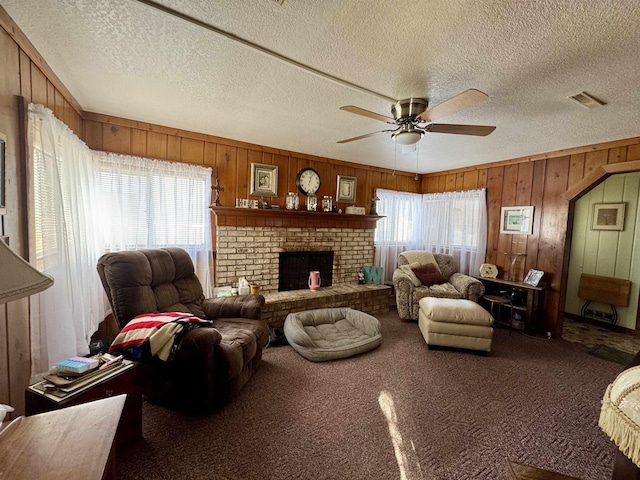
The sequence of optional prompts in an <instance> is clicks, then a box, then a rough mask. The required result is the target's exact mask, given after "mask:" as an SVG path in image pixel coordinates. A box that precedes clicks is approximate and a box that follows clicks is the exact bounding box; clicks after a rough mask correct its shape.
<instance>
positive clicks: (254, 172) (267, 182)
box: [251, 163, 278, 197]
mask: <svg viewBox="0 0 640 480" xmlns="http://www.w3.org/2000/svg"><path fill="white" fill-rule="evenodd" d="M251 195H260V196H263V197H277V196H278V166H277V165H266V164H263V163H252V164H251Z"/></svg>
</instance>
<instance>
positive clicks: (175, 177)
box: [95, 152, 213, 297]
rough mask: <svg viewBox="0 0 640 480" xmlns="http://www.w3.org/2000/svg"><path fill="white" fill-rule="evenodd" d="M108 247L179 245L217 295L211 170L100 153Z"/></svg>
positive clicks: (99, 182) (207, 293)
mask: <svg viewBox="0 0 640 480" xmlns="http://www.w3.org/2000/svg"><path fill="white" fill-rule="evenodd" d="M95 157H96V159H97V161H98V167H97V170H98V171H97V173H96V179H97V182H96V183H97V188H98V192H99V196H100V203H101V205H103V206H104V208H105V214H104V215H103V216H102V219H101V226H102V230H103V232H102V234H103V238H104V249H105V250H106V251H111V252H113V251H118V250H138V249H141V248H160V247H167V246H176V247H181V248H184V249H185V250H186V251H187V252H189V255H190V256H191V259H192V260H193V262H194V265H195V269H196V275H198V278H199V279H200V282H201V283H202V288H203V290H204V294H205V296H206V297H210V296H211V293H212V284H213V281H212V280H211V276H212V275H211V271H210V268H211V265H213V261H212V246H211V216H210V212H209V205H210V197H211V169H210V168H207V167H200V166H196V165H188V164H186V163H171V162H163V161H159V160H151V159H148V158H140V157H132V156H128V155H116V154H113V153H109V154H107V153H104V152H95Z"/></svg>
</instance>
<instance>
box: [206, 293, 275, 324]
mask: <svg viewBox="0 0 640 480" xmlns="http://www.w3.org/2000/svg"><path fill="white" fill-rule="evenodd" d="M264 301H265V300H264V296H262V295H234V296H232V297H218V298H207V299H205V300H204V302H202V309H203V310H204V313H205V315H206V316H207V318H208V319H210V320H213V319H216V318H252V319H254V320H259V319H260V315H261V314H262V307H263V306H264Z"/></svg>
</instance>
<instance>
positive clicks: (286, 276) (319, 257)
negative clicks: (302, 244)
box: [278, 250, 333, 292]
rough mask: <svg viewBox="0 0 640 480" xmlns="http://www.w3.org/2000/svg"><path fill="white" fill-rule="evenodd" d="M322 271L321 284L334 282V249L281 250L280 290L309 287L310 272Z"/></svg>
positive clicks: (326, 284)
mask: <svg viewBox="0 0 640 480" xmlns="http://www.w3.org/2000/svg"><path fill="white" fill-rule="evenodd" d="M315 270H317V271H319V272H320V279H321V286H322V287H328V286H330V285H331V284H332V282H333V251H332V250H326V251H320V252H280V256H279V267H278V291H279V292H286V291H289V290H302V289H304V288H309V272H312V271H315Z"/></svg>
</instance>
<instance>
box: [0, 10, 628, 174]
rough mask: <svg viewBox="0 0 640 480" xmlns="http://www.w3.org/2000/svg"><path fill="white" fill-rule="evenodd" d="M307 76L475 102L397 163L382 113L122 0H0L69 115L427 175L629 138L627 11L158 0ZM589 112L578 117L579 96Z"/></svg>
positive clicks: (376, 100) (357, 96)
mask: <svg viewBox="0 0 640 480" xmlns="http://www.w3.org/2000/svg"><path fill="white" fill-rule="evenodd" d="M158 3H159V4H162V5H165V6H168V7H170V8H171V9H174V10H177V11H179V12H181V13H183V14H186V15H188V16H191V17H194V18H196V19H198V20H200V21H203V22H205V23H207V24H209V25H212V26H214V27H216V28H218V29H221V30H224V31H226V32H229V33H231V34H233V35H235V36H237V37H240V38H242V39H244V40H246V41H248V42H251V43H254V44H257V45H260V46H261V47H264V48H266V49H269V50H271V51H274V52H277V53H278V54H280V55H283V56H285V57H288V58H291V59H293V60H296V61H298V62H300V63H303V64H305V65H307V66H309V67H311V68H313V69H316V70H319V71H321V72H324V73H327V74H329V75H333V76H335V77H338V78H340V79H343V80H345V81H348V82H350V83H353V84H356V85H359V86H362V87H364V88H366V89H368V90H371V91H374V92H378V93H380V94H382V95H383V96H386V97H390V98H395V99H402V98H407V97H426V98H428V99H429V104H430V105H431V106H434V105H437V104H438V103H440V102H442V101H444V100H446V99H447V98H449V97H451V96H453V95H455V94H457V93H460V92H462V91H463V90H466V89H468V88H476V89H478V90H481V91H483V92H485V93H487V94H488V95H489V100H488V101H486V102H484V103H481V104H479V105H476V106H473V107H470V108H467V109H465V110H462V111H459V112H457V113H455V114H453V115H450V116H448V117H445V118H442V119H438V123H463V124H479V125H495V126H496V127H497V129H496V131H495V132H493V133H492V134H491V135H489V136H488V137H471V136H462V135H447V134H438V133H428V134H426V135H425V136H424V138H423V140H422V141H421V142H420V143H419V150H418V154H416V152H413V153H407V154H402V153H401V152H400V151H398V152H397V156H396V151H395V148H394V147H395V144H394V142H393V141H392V140H391V138H390V136H389V135H388V134H379V135H377V136H374V137H369V138H366V139H363V140H359V141H356V142H351V143H347V144H337V143H336V142H337V141H338V140H342V139H344V138H350V137H354V136H357V135H362V134H366V133H370V132H375V131H378V130H383V129H386V128H387V127H388V126H387V125H385V124H384V123H381V122H379V121H376V120H372V119H369V118H365V117H361V116H357V115H354V114H351V113H347V112H343V111H340V110H339V107H340V106H342V105H356V106H359V107H362V108H364V109H367V110H371V111H374V112H378V113H381V114H384V115H388V116H390V107H391V102H390V101H388V100H384V99H383V98H380V97H379V96H376V95H371V94H368V93H363V92H361V91H358V90H355V89H352V88H349V87H347V86H345V85H343V84H341V83H336V82H332V81H329V80H327V79H326V78H323V77H321V76H317V75H314V74H312V73H309V72H308V71H305V70H301V69H299V68H297V67H294V66H292V65H290V64H289V63H286V62H283V61H282V60H278V59H276V58H273V57H272V56H269V55H266V54H264V53H260V52H258V51H256V50H254V49H251V48H249V47H247V46H245V45H243V44H241V43H238V42H236V41H234V40H231V39H229V38H226V37H224V36H222V35H219V34H216V33H214V32H212V31H210V30H207V29H205V28H202V27H199V26H196V25H193V24H191V23H188V22H186V21H184V20H182V19H179V18H176V17H174V16H171V15H169V14H167V13H165V12H162V11H160V10H158V9H155V8H153V7H151V6H149V5H146V4H144V3H141V2H138V1H136V0H55V1H54V0H47V1H44V0H0V5H2V6H3V7H4V8H5V9H6V10H7V12H8V13H9V15H10V16H11V17H12V18H13V19H14V20H15V22H16V23H17V24H18V25H19V27H20V28H21V29H22V30H23V31H24V32H25V34H26V35H27V37H28V38H29V39H30V40H31V42H32V43H33V44H34V45H35V47H36V48H37V49H38V51H39V52H40V53H41V54H42V56H43V57H44V58H45V60H46V61H47V62H48V63H49V65H50V66H51V67H52V68H53V70H54V71H55V72H56V74H57V75H58V77H59V78H60V79H61V80H62V82H63V83H64V84H65V85H66V87H67V88H68V89H69V90H70V91H71V93H72V94H73V96H74V97H75V98H76V99H77V100H78V102H79V103H80V105H81V106H82V108H83V109H85V110H88V111H93V112H98V113H103V114H107V115H115V116H120V117H125V118H129V119H134V120H139V121H143V122H150V123H155V124H160V125H167V126H171V127H176V128H181V129H185V130H191V131H196V132H201V133H206V134H211V135H216V136H220V137H226V138H231V139H236V140H241V141H245V142H250V143H256V144H260V145H267V146H271V147H275V148H280V149H286V150H291V151H294V152H301V153H307V154H313V155H320V156H324V157H329V158H335V159H339V160H345V161H350V162H357V163H361V164H366V165H374V166H381V167H388V168H397V169H398V170H405V171H411V172H413V171H417V172H418V173H427V172H434V171H441V170H448V169H452V168H458V167H464V166H469V165H476V164H482V163H487V162H494V161H499V160H506V159H510V158H516V157H521V156H526V155H533V154H536V153H543V152H548V151H553V150H558V149H563V148H571V147H576V146H582V145H587V144H591V143H598V142H604V141H610V140H617V139H622V138H628V137H635V136H639V135H640V89H639V88H638V83H639V82H638V80H639V79H640V60H639V58H640V56H639V54H640V28H638V25H640V2H638V1H637V0H616V1H614V0H599V1H597V2H596V1H576V0H574V1H569V0H556V1H554V0H540V1H534V0H531V1H521V0H519V1H514V0H509V1H508V0H493V1H492V0H474V1H472V0H446V1H439V0H428V1H427V0H422V1H408V0H398V1H396V0H388V1H384V2H383V1H379V0H360V1H343V0H322V1H308V0H307V1H304V0H285V1H284V3H283V5H279V4H278V3H276V2H275V1H274V0H249V1H243V2H241V1H238V0H217V1H215V2H214V1H210V0H200V1H195V0H191V1H189V0H158ZM583 90H584V91H586V92H588V93H590V94H591V95H593V96H595V97H597V98H599V99H601V100H603V101H605V102H606V103H607V105H606V106H605V107H603V108H600V109H595V110H587V109H585V108H583V107H581V106H579V105H577V104H574V103H573V102H571V101H570V100H568V99H567V96H569V95H573V94H575V93H578V92H580V91H583Z"/></svg>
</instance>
